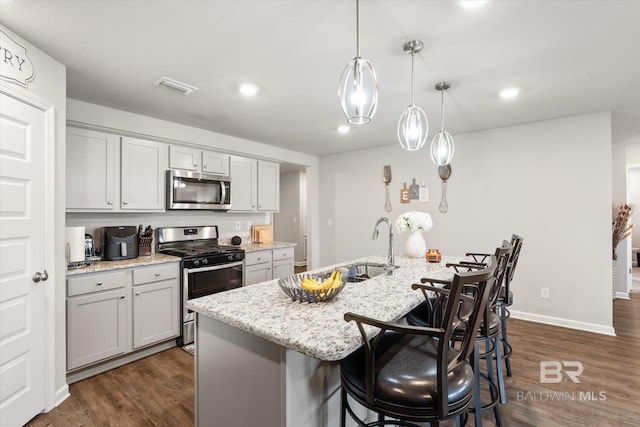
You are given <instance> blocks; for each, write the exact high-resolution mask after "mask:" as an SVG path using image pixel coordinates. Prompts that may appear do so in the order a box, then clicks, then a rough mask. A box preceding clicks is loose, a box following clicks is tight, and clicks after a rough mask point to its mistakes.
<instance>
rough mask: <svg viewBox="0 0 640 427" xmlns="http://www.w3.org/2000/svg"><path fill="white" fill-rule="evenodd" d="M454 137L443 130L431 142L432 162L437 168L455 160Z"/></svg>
mask: <svg viewBox="0 0 640 427" xmlns="http://www.w3.org/2000/svg"><path fill="white" fill-rule="evenodd" d="M453 152H454V146H453V137H452V136H451V134H450V133H449V132H447V131H446V130H441V131H440V132H438V134H437V135H436V136H434V137H433V141H431V161H433V163H435V164H436V165H437V166H444V165H448V164H449V163H451V160H452V159H453Z"/></svg>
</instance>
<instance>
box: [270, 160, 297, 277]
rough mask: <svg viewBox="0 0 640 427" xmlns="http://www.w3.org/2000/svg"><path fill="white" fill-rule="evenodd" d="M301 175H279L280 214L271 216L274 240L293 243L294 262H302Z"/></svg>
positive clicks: (295, 173) (294, 172) (292, 173)
mask: <svg viewBox="0 0 640 427" xmlns="http://www.w3.org/2000/svg"><path fill="white" fill-rule="evenodd" d="M303 174H304V172H301V171H291V172H286V173H282V174H280V212H278V213H275V214H274V215H273V233H274V239H276V240H278V241H281V242H293V243H296V244H297V246H296V247H295V250H294V262H295V263H297V264H300V263H303V262H304V227H303V225H304V212H303V209H302V202H303V200H302V199H303V197H302V196H303V191H305V189H303V183H304V180H303Z"/></svg>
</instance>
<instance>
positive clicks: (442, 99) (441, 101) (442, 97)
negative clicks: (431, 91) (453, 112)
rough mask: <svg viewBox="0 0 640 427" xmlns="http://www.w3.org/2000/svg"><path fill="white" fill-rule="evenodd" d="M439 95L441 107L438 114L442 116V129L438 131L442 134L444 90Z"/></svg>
mask: <svg viewBox="0 0 640 427" xmlns="http://www.w3.org/2000/svg"><path fill="white" fill-rule="evenodd" d="M440 95H441V96H440V104H441V105H442V108H441V110H440V114H442V129H440V131H441V132H444V89H442V90H441V91H440Z"/></svg>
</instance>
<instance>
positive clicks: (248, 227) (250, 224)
mask: <svg viewBox="0 0 640 427" xmlns="http://www.w3.org/2000/svg"><path fill="white" fill-rule="evenodd" d="M252 225H253V223H252V222H251V221H247V230H251V226H252Z"/></svg>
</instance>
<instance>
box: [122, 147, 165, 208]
mask: <svg viewBox="0 0 640 427" xmlns="http://www.w3.org/2000/svg"><path fill="white" fill-rule="evenodd" d="M166 147H167V146H166V144H163V143H160V142H155V141H147V140H144V139H137V138H128V137H122V147H121V151H122V158H121V168H122V170H121V173H120V181H121V205H120V207H121V209H123V210H144V211H164V210H165V179H164V176H165V170H166V169H167V151H166Z"/></svg>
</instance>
